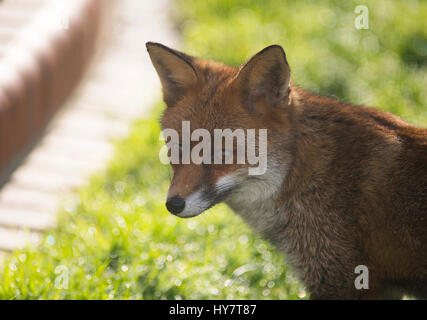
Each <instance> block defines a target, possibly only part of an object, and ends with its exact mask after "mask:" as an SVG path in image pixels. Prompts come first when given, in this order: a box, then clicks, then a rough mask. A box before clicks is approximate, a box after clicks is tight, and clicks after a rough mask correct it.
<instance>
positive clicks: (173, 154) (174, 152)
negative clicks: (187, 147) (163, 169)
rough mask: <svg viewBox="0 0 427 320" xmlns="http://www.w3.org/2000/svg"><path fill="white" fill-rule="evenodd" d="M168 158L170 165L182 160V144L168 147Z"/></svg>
mask: <svg viewBox="0 0 427 320" xmlns="http://www.w3.org/2000/svg"><path fill="white" fill-rule="evenodd" d="M168 157H169V159H170V161H171V163H172V164H178V163H180V162H181V159H182V144H173V145H171V146H169V150H168Z"/></svg>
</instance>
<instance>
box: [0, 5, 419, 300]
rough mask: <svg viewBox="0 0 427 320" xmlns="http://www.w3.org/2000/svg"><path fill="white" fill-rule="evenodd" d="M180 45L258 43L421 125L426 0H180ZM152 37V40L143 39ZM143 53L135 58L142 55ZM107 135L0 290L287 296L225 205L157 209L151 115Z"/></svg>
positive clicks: (263, 248) (265, 248) (201, 50)
mask: <svg viewBox="0 0 427 320" xmlns="http://www.w3.org/2000/svg"><path fill="white" fill-rule="evenodd" d="M176 4H177V6H176V8H175V9H176V16H177V17H178V20H179V22H180V28H181V30H182V34H183V41H184V50H185V51H187V52H189V53H191V54H194V55H197V56H202V57H205V58H214V59H216V60H221V61H224V62H226V63H230V64H234V65H237V64H240V63H242V62H243V61H244V60H245V59H247V58H249V57H250V56H251V55H252V54H254V53H256V52H257V51H259V50H260V49H262V48H263V47H264V46H266V45H269V44H273V43H278V44H281V45H282V46H283V47H284V48H285V50H286V53H287V57H288V60H289V63H290V66H291V69H292V75H293V79H294V82H295V83H297V84H299V85H302V86H303V87H305V88H308V89H311V90H313V91H315V92H319V93H322V94H328V95H332V96H337V97H339V98H342V99H344V100H346V101H351V102H354V103H364V104H368V105H371V106H374V107H378V108H381V109H384V110H389V111H391V112H393V113H395V114H397V115H400V116H401V117H403V118H404V119H406V120H407V121H410V122H411V123H414V124H418V125H422V126H425V125H426V123H427V114H426V112H427V107H426V94H427V92H426V90H425V88H426V87H427V83H426V81H427V80H426V76H425V75H426V61H427V60H426V59H427V58H426V54H427V48H426V42H425V39H426V32H427V25H426V19H425V17H426V16H427V3H426V2H423V1H403V0H402V1H368V2H365V3H364V4H366V5H367V6H368V8H369V17H370V29H368V30H357V29H355V28H354V18H355V17H356V14H355V13H354V8H355V7H356V5H359V4H360V3H359V2H356V1H338V0H337V1H289V2H287V1H280V0H265V1H258V0H256V1H255V0H253V1H249V0H247V1H244V0H236V1H230V0H218V1H214V0H205V1H196V0H180V1H177V2H176ZM153 40H156V39H153ZM141 57H143V55H141ZM163 107H164V106H163V105H159V106H157V107H156V109H155V111H154V113H153V115H152V116H151V118H150V119H149V120H144V121H138V122H137V123H136V124H135V125H134V127H133V129H132V133H131V134H130V136H129V137H128V138H126V139H124V140H123V141H120V142H118V143H117V149H116V154H115V156H114V159H113V160H112V161H111V163H110V164H109V166H108V169H107V170H106V171H105V172H104V173H102V174H98V175H96V176H95V177H93V178H92V179H91V180H90V181H89V183H88V185H87V186H86V187H84V188H82V189H81V190H80V191H79V193H78V195H77V197H72V198H70V199H68V200H67V201H66V202H65V205H64V209H63V210H62V211H61V212H60V215H59V224H58V228H57V229H55V230H53V231H52V232H49V233H48V234H46V235H45V236H44V239H43V242H42V244H41V245H40V246H38V247H35V248H28V249H25V250H22V251H18V252H15V253H14V254H13V255H12V256H11V257H10V258H9V260H8V261H7V262H6V263H5V264H4V265H3V268H4V270H3V271H1V272H0V298H2V299H52V298H57V299H163V298H166V299H185V298H187V299H190V298H191V299H193V298H194V299H197V298H199V299H205V298H210V299H226V298H230V299H231V298H234V299H246V298H252V299H264V298H265V299H294V298H298V297H304V292H303V291H302V287H301V286H300V285H299V284H298V282H296V280H295V279H294V278H293V277H292V276H291V275H290V273H289V272H288V270H287V267H286V265H285V264H284V263H283V256H282V255H280V254H278V253H277V252H275V250H274V249H272V247H271V246H270V245H269V244H267V243H266V242H264V241H262V240H260V239H259V238H258V237H257V236H256V235H255V234H254V233H253V232H252V231H250V230H249V228H248V227H247V226H246V225H245V224H244V223H243V222H242V221H241V220H240V219H239V218H238V217H237V216H235V215H234V214H233V213H232V212H231V211H230V210H229V209H227V208H226V207H225V206H219V207H216V208H214V209H211V210H209V211H208V212H206V213H204V214H202V215H201V216H199V217H197V218H194V219H189V220H182V219H178V218H176V217H174V216H172V215H170V214H169V213H167V212H166V210H165V207H164V199H165V195H166V191H167V187H168V184H169V179H170V174H171V172H170V169H169V168H168V166H164V165H162V164H161V163H160V161H159V159H158V151H159V148H160V146H161V145H160V143H159V140H158V135H159V125H158V117H159V112H160V110H161V109H162V108H163Z"/></svg>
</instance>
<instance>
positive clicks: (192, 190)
mask: <svg viewBox="0 0 427 320" xmlns="http://www.w3.org/2000/svg"><path fill="white" fill-rule="evenodd" d="M147 49H148V52H149V54H150V57H151V60H152V62H153V65H154V67H155V69H156V71H157V73H158V74H159V78H160V80H161V83H162V87H163V95H164V101H165V103H166V105H167V108H166V110H165V112H164V114H163V117H162V119H161V123H162V127H163V128H173V129H175V130H177V132H178V133H179V134H181V131H180V130H181V123H182V121H190V122H191V126H192V128H193V129H196V128H204V129H206V130H208V131H210V132H212V131H213V130H214V129H215V128H230V129H238V128H243V129H267V130H268V138H267V142H268V148H267V156H268V157H267V169H266V171H265V172H264V173H263V174H261V175H249V174H248V168H249V167H250V165H249V164H236V163H233V164H197V165H196V164H192V163H189V164H172V168H173V171H174V175H173V179H172V182H171V186H170V188H169V192H168V195H167V202H166V206H167V208H168V209H169V211H171V212H172V213H173V214H175V215H177V216H179V217H193V216H196V215H198V214H200V213H202V212H203V211H205V210H207V209H208V208H210V207H212V206H214V205H215V204H217V203H219V202H225V203H226V204H227V205H229V206H230V207H231V208H232V209H233V210H234V211H235V212H236V213H237V214H239V215H241V216H242V217H243V219H244V220H245V221H246V222H247V223H248V224H249V225H250V226H252V228H254V229H255V230H256V231H257V232H259V234H261V235H262V236H263V237H264V238H266V239H268V240H269V241H271V242H272V243H273V244H274V245H275V246H276V247H277V249H278V250H279V251H281V252H283V253H284V254H285V257H286V258H287V260H288V262H289V264H290V265H291V266H292V267H293V269H294V271H295V273H296V274H297V276H298V277H299V279H300V280H301V281H302V283H303V284H304V285H305V286H306V288H307V290H308V291H309V292H310V295H311V298H313V299H373V298H401V297H402V296H403V294H409V295H411V296H416V297H421V298H422V297H424V298H425V297H427V130H426V129H422V128H417V127H414V126H411V125H409V124H407V123H406V122H404V121H403V120H401V119H400V118H398V117H396V116H394V115H392V114H389V113H386V112H383V111H380V110H376V109H372V108H367V107H361V106H354V105H351V104H347V103H343V102H340V101H338V100H336V99H331V98H328V97H323V96H318V95H315V94H312V93H310V92H308V91H305V90H303V89H302V88H300V87H298V86H295V85H293V84H291V78H290V68H289V65H288V62H287V60H286V55H285V52H284V51H283V49H282V48H281V47H280V46H277V45H273V46H270V47H267V48H265V49H264V50H262V51H260V52H259V53H258V54H256V55H255V56H254V57H252V58H251V59H250V60H249V61H248V62H247V63H246V64H244V65H242V66H241V67H240V68H235V67H230V66H226V65H224V64H222V63H217V62H213V61H206V60H202V59H198V58H195V57H191V56H188V55H186V54H184V53H181V52H178V51H176V50H173V49H170V48H168V47H166V46H163V45H161V44H158V43H152V42H149V43H147ZM192 146H193V145H192ZM359 265H363V266H366V267H367V269H368V270H369V289H366V288H365V289H358V288H356V286H355V278H356V277H357V274H355V268H356V267H357V266H359Z"/></svg>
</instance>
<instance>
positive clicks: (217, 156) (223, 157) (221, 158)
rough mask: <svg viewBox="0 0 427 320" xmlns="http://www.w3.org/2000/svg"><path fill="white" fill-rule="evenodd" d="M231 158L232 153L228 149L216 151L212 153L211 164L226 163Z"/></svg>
mask: <svg viewBox="0 0 427 320" xmlns="http://www.w3.org/2000/svg"><path fill="white" fill-rule="evenodd" d="M232 156H233V153H232V152H231V151H230V150H228V149H224V148H223V149H221V150H216V151H215V152H214V153H213V157H212V162H213V163H226V162H227V160H229V159H230V158H231V157H232Z"/></svg>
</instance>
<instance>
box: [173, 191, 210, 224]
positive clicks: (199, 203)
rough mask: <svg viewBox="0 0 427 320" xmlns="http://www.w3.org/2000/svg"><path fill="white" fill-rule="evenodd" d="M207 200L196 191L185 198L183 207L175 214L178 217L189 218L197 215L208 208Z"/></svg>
mask: <svg viewBox="0 0 427 320" xmlns="http://www.w3.org/2000/svg"><path fill="white" fill-rule="evenodd" d="M209 205H210V204H209V202H207V201H206V200H205V199H204V198H203V193H202V192H201V191H196V192H194V193H192V194H191V195H190V196H188V197H187V199H185V207H184V210H183V211H182V212H180V213H179V214H177V216H178V217H180V218H191V217H195V216H198V215H199V214H201V213H202V212H203V211H205V210H206V209H207V208H209Z"/></svg>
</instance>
